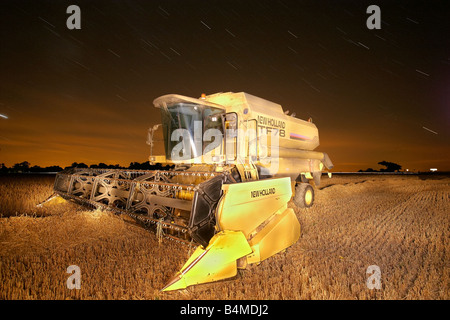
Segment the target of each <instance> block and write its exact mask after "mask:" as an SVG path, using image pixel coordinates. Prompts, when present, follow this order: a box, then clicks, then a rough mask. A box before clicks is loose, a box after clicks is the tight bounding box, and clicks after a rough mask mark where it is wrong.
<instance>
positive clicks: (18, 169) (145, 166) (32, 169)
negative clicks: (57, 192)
mask: <svg viewBox="0 0 450 320" xmlns="http://www.w3.org/2000/svg"><path fill="white" fill-rule="evenodd" d="M69 168H94V169H96V168H97V169H137V170H163V169H167V166H163V165H161V164H160V163H157V164H154V165H152V164H150V162H149V161H146V162H142V163H140V162H130V165H129V166H128V167H124V166H121V165H119V164H106V163H103V162H100V163H98V164H91V165H89V166H88V165H87V164H85V163H83V162H80V163H78V162H74V163H72V164H71V165H70V166H67V167H64V168H62V167H60V166H56V165H55V166H48V167H40V166H37V165H34V166H31V163H30V162H28V161H23V162H20V163H16V164H14V165H13V166H11V167H7V166H5V164H4V163H0V173H39V172H59V171H62V170H65V169H69Z"/></svg>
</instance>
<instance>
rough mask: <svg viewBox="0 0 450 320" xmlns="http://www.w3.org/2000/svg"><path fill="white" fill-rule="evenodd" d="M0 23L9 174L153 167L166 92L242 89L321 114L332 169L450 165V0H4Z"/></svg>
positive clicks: (300, 113)
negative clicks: (370, 10)
mask: <svg viewBox="0 0 450 320" xmlns="http://www.w3.org/2000/svg"><path fill="white" fill-rule="evenodd" d="M72 4H75V5H78V6H79V7H80V9H81V30H69V29H68V28H67V27H66V20H67V18H68V17H69V16H70V14H67V13H66V9H67V7H68V6H69V5H72ZM371 4H375V5H378V6H379V7H380V9H381V20H382V23H381V30H369V29H368V28H367V26H366V20H367V18H369V16H370V14H367V13H366V9H367V7H368V6H369V5H371ZM0 15H1V16H0V163H1V162H3V163H5V164H6V165H7V166H12V165H13V164H14V163H18V162H22V161H29V162H30V163H31V165H39V166H42V167H44V166H50V165H60V166H62V167H64V166H67V165H70V164H71V163H72V162H84V163H86V164H88V165H89V164H93V163H99V162H104V163H107V164H121V165H125V166H127V165H128V164H129V163H130V162H132V161H138V162H144V161H147V160H148V156H149V153H150V150H149V146H148V145H147V144H146V139H147V137H146V135H147V129H148V128H149V127H151V126H153V125H154V124H156V123H159V110H158V109H156V108H154V106H153V104H152V102H153V100H154V99H155V98H156V97H159V96H161V95H164V94H169V93H177V94H182V95H186V96H191V97H195V98H198V97H199V96H200V95H201V94H202V93H205V94H213V93H216V92H227V91H233V92H241V91H244V92H247V93H250V94H252V95H256V96H259V97H261V98H264V99H267V100H270V101H273V102H276V103H279V104H281V105H282V106H283V108H284V109H285V110H290V111H291V112H296V114H297V117H299V118H302V119H307V118H309V117H312V119H313V121H314V123H315V124H316V125H317V127H318V128H319V134H320V142H321V144H320V146H319V147H318V149H317V150H319V151H324V152H327V153H328V154H329V156H330V158H331V159H332V161H333V162H334V164H335V168H334V170H333V171H357V170H359V169H367V168H369V167H371V168H374V169H379V168H381V166H379V165H378V164H377V163H378V162H380V161H383V160H386V161H390V162H395V163H398V164H400V165H402V167H403V168H404V169H409V170H429V169H430V168H438V169H439V170H450V148H449V141H450V140H449V138H450V129H449V122H450V27H449V23H450V22H449V21H450V10H449V6H448V1H440V2H438V1H420V2H419V1H320V0H319V1H287V0H283V1H276V0H271V1H254V0H240V1H190V0H183V1H182V0H177V1H77V0H71V1H40V0H36V1H20V0H13V1H9V0H8V1H5V0H2V1H1V2H0Z"/></svg>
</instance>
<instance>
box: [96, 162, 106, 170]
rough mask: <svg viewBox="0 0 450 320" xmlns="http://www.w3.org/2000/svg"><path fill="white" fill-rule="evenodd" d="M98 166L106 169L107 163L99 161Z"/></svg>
mask: <svg viewBox="0 0 450 320" xmlns="http://www.w3.org/2000/svg"><path fill="white" fill-rule="evenodd" d="M98 168H102V169H107V168H108V165H107V164H106V163H103V162H100V163H99V164H98Z"/></svg>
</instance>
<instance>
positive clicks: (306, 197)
mask: <svg viewBox="0 0 450 320" xmlns="http://www.w3.org/2000/svg"><path fill="white" fill-rule="evenodd" d="M293 200H294V203H295V205H296V206H297V207H299V208H309V207H311V206H312V204H313V202H314V189H313V187H312V186H311V185H310V184H308V183H299V184H298V185H297V186H296V187H295V195H294V199H293Z"/></svg>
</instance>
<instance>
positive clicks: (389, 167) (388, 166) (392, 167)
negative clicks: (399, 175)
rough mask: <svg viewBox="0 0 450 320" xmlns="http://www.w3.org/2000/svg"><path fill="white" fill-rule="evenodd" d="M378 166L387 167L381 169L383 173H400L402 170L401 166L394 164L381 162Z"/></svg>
mask: <svg viewBox="0 0 450 320" xmlns="http://www.w3.org/2000/svg"><path fill="white" fill-rule="evenodd" d="M378 164H379V165H382V166H385V167H386V168H385V169H380V171H382V172H395V171H397V172H398V171H399V170H400V169H401V168H402V166H401V165H399V164H397V163H394V162H388V161H381V162H378Z"/></svg>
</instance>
